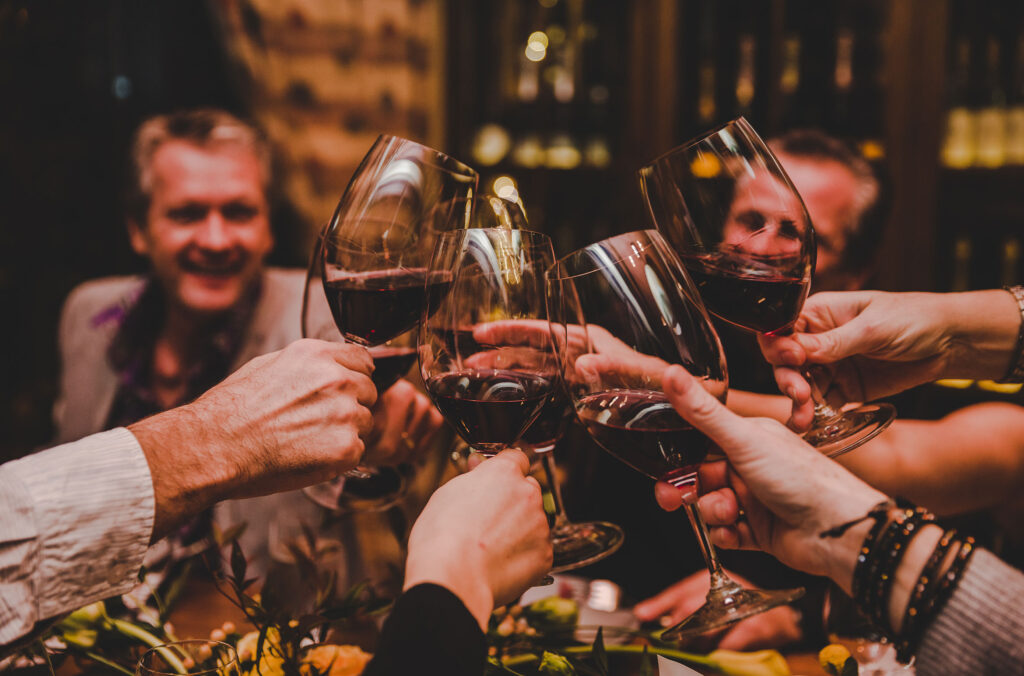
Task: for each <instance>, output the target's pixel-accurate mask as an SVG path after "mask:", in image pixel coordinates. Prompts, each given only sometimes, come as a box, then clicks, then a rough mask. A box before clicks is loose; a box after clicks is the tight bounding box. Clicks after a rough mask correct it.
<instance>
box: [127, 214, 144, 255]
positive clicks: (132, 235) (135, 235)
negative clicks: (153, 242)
mask: <svg viewBox="0 0 1024 676" xmlns="http://www.w3.org/2000/svg"><path fill="white" fill-rule="evenodd" d="M128 239H129V240H130V241H131V244H132V249H133V250H134V251H135V253H137V254H139V255H140V256H145V255H147V254H148V253H149V240H148V239H147V238H146V233H145V232H143V229H142V226H140V225H139V222H138V221H136V220H135V219H134V218H129V219H128Z"/></svg>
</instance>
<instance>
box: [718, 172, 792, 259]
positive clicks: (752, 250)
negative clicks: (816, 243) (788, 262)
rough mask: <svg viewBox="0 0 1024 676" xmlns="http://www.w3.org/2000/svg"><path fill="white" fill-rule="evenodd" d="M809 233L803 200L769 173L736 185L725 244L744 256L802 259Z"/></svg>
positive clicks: (727, 222) (724, 232)
mask: <svg viewBox="0 0 1024 676" xmlns="http://www.w3.org/2000/svg"><path fill="white" fill-rule="evenodd" d="M806 234H807V217H806V215H805V213H804V209H803V205H802V204H801V203H800V198H799V196H797V195H796V194H794V193H793V190H792V189H791V188H789V187H788V186H786V185H785V184H784V183H783V182H782V181H780V180H778V179H777V178H775V177H774V176H773V175H771V174H770V173H768V172H766V171H761V172H759V173H757V174H755V175H751V176H744V177H743V178H741V179H740V180H739V181H737V183H736V188H735V195H734V197H733V202H732V204H731V205H730V206H729V213H728V215H727V216H726V219H725V224H724V226H723V227H722V243H723V244H724V245H725V246H726V247H728V248H729V249H734V250H737V251H740V252H743V253H744V254H751V255H755V256H764V257H771V258H779V257H783V258H784V257H794V256H799V255H800V251H801V248H802V246H803V242H804V239H805V237H806Z"/></svg>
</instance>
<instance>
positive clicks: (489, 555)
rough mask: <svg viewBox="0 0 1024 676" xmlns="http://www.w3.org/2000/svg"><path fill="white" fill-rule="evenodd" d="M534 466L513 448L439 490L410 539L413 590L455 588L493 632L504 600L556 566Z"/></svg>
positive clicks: (407, 579)
mask: <svg viewBox="0 0 1024 676" xmlns="http://www.w3.org/2000/svg"><path fill="white" fill-rule="evenodd" d="M528 465H529V464H528V462H527V460H526V456H525V455H523V453H522V452H521V451H518V450H515V449H509V450H505V451H502V452H501V453H499V454H498V455H496V456H494V457H493V458H490V459H488V460H486V461H484V462H482V463H480V464H479V465H478V466H477V467H476V468H474V469H473V470H472V471H470V472H468V473H466V474H462V475H459V476H457V477H455V478H453V479H451V480H450V481H448V482H447V483H446V484H444V485H443V486H441V487H440V488H438V489H437V491H435V492H434V494H433V495H432V496H431V498H430V501H429V502H428V503H427V506H426V507H425V508H424V509H423V512H422V513H421V514H420V516H419V518H418V519H417V520H416V523H415V524H413V527H412V532H411V533H410V534H409V556H408V560H407V561H406V567H405V571H406V572H405V589H409V588H410V587H413V586H415V585H417V584H420V583H423V582H432V583H434V584H439V585H441V586H444V587H447V588H448V589H450V590H451V591H452V592H454V593H455V595H456V596H458V597H459V598H460V599H462V601H463V603H464V604H465V605H466V607H467V608H468V609H469V611H470V612H471V613H472V614H473V616H474V617H475V618H476V619H477V621H478V622H479V623H480V626H481V628H485V627H486V626H487V620H488V618H489V617H490V614H491V610H492V609H493V607H494V605H495V604H496V603H499V604H500V603H506V602H509V601H511V600H513V599H515V598H516V597H518V596H519V595H520V594H522V593H523V592H524V591H525V590H526V589H527V588H528V587H529V586H530V585H531V584H533V583H535V582H537V580H539V579H540V578H541V577H542V576H543V575H544V573H546V572H547V571H548V570H549V569H550V568H551V561H552V549H551V537H550V531H549V529H548V522H547V516H546V515H545V513H544V508H543V505H542V500H541V490H540V485H539V484H538V483H537V480H536V479H534V478H532V477H529V476H527V475H526V474H527V471H528V470H529V466H528Z"/></svg>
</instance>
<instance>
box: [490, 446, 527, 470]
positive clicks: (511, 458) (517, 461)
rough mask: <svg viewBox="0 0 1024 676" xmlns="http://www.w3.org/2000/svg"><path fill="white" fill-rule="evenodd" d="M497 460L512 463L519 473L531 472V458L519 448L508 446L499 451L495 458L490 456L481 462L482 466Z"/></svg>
mask: <svg viewBox="0 0 1024 676" xmlns="http://www.w3.org/2000/svg"><path fill="white" fill-rule="evenodd" d="M495 460H497V461H498V462H506V463H510V464H512V465H513V466H514V467H515V468H516V469H517V470H519V473H520V474H522V475H523V476H526V475H527V474H529V473H530V459H529V458H527V457H526V454H525V453H523V452H522V451H520V450H519V449H518V448H506V449H505V450H504V451H502V452H501V453H498V454H497V455H496V456H494V457H493V458H490V459H489V460H487V461H486V462H483V463H480V464H481V466H483V465H488V464H490V463H493V462H494V461H495Z"/></svg>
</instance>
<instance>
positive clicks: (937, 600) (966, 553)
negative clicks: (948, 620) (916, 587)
mask: <svg viewBox="0 0 1024 676" xmlns="http://www.w3.org/2000/svg"><path fill="white" fill-rule="evenodd" d="M959 542H960V550H959V551H958V552H957V553H956V558H955V559H953V563H951V564H950V566H949V569H948V570H947V571H946V572H945V574H944V575H943V576H942V577H941V578H940V580H939V582H938V584H937V586H936V589H935V594H934V595H932V598H931V602H930V603H928V604H927V605H926V606H925V608H924V609H923V610H922V611H921V620H920V621H921V622H925V621H926V619H927V620H930V619H931V618H933V617H935V616H936V615H938V614H939V613H940V612H941V611H942V607H943V606H944V605H946V602H947V601H949V597H951V596H952V595H953V591H954V590H955V589H956V586H957V584H959V582H960V576H962V575H963V574H964V570H965V569H966V568H967V562H968V561H969V560H970V559H971V556H972V555H973V554H974V551H975V549H974V538H972V537H968V538H964V539H963V540H962V541H959Z"/></svg>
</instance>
